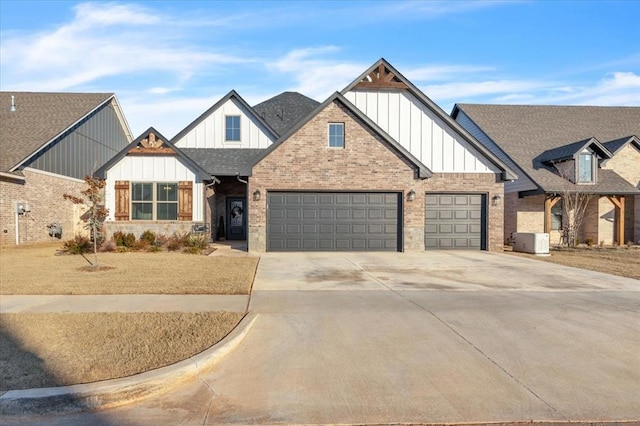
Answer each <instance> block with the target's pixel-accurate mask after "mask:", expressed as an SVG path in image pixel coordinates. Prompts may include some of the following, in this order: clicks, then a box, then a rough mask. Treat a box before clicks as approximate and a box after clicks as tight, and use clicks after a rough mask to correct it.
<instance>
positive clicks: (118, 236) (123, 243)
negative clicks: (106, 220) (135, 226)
mask: <svg viewBox="0 0 640 426" xmlns="http://www.w3.org/2000/svg"><path fill="white" fill-rule="evenodd" d="M113 241H115V243H116V245H117V246H120V247H129V248H131V247H133V245H134V244H135V242H136V236H135V235H133V234H132V233H128V234H125V233H124V232H122V231H117V232H114V233H113Z"/></svg>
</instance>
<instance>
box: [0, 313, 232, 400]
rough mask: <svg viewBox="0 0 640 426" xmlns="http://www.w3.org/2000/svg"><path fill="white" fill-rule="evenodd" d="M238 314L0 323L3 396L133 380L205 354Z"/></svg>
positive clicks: (26, 317)
mask: <svg viewBox="0 0 640 426" xmlns="http://www.w3.org/2000/svg"><path fill="white" fill-rule="evenodd" d="M242 316H243V314H242V313H231V312H197V313H180V312H168V313H155V312H152V313H64V314H60V313H55V314H54V313H41V314H33V313H18V314H2V315H0V392H3V391H7V390H10V389H28V388H36V387H50V386H63V385H70V384H78V383H87V382H93V381H97V380H105V379H113V378H118V377H125V376H130V375H132V374H136V373H140V372H143V371H148V370H152V369H155V368H158V367H163V366H166V365H169V364H173V363H175V362H177V361H180V360H183V359H186V358H188V357H190V356H192V355H195V354H197V353H199V352H202V351H203V350H205V349H206V348H208V347H210V346H212V345H214V344H215V343H217V342H218V341H219V340H221V339H222V338H223V337H224V336H226V335H227V334H228V333H229V332H230V331H231V330H232V329H233V327H235V326H236V324H237V323H238V322H239V321H240V319H241V318H242Z"/></svg>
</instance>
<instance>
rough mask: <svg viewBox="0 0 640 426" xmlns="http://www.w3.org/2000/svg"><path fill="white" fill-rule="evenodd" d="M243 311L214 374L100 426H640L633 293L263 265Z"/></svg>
mask: <svg viewBox="0 0 640 426" xmlns="http://www.w3.org/2000/svg"><path fill="white" fill-rule="evenodd" d="M250 310H251V311H252V312H254V313H256V314H257V320H256V321H255V322H254V325H253V328H252V329H251V330H250V331H249V333H248V334H247V336H246V338H245V340H244V341H243V342H242V343H241V344H240V345H239V346H238V347H237V348H236V349H235V350H234V351H233V352H232V353H231V354H230V355H228V356H227V357H226V358H224V359H223V360H222V361H221V362H220V363H219V364H218V365H217V367H216V368H215V370H214V371H212V372H210V373H207V374H205V375H202V376H201V377H198V378H197V380H194V381H193V382H191V383H187V384H185V385H184V386H183V387H180V388H177V389H176V390H174V391H172V392H171V393H168V394H166V395H159V396H157V397H154V398H150V399H147V400H144V401H142V402H140V403H137V404H134V405H130V406H125V407H120V408H116V409H111V410H104V411H101V412H100V413H96V414H93V415H91V416H94V418H93V419H91V421H92V422H94V423H101V424H150V423H151V422H159V421H164V422H170V423H174V424H175V423H181V424H221V423H222V424H224V423H236V424H272V423H286V424H291V423H314V424H318V423H342V424H344V423H358V424H362V423H404V422H406V423H409V422H420V423H429V422H503V421H504V422H506V421H523V420H524V421H527V420H553V421H559V422H563V421H569V420H574V421H591V422H593V421H614V420H618V421H621V420H640V404H639V403H638V401H640V313H639V311H640V281H637V280H633V279H627V278H621V277H614V276H611V275H606V274H600V273H595V272H589V271H584V270H579V269H574V268H568V267H563V266H558V265H553V264H549V263H543V262H539V261H535V260H529V259H524V258H519V257H514V256H509V255H502V254H492V253H486V252H428V253H389V254H383V253H374V254H371V253H363V254H354V253H339V254H320V253H313V254H300V253H295V254H294V253H285V254H266V255H263V256H262V257H261V260H260V264H259V267H258V273H257V276H256V280H255V284H254V291H253V295H252V299H251V303H250ZM23 420H24V419H23ZM86 421H88V417H87V415H70V416H64V417H55V418H53V419H51V418H48V419H47V423H48V424H73V423H77V424H81V423H82V422H86Z"/></svg>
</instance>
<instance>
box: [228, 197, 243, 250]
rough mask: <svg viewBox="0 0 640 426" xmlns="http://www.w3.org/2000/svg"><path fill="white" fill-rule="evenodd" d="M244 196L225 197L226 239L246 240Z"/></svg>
mask: <svg viewBox="0 0 640 426" xmlns="http://www.w3.org/2000/svg"><path fill="white" fill-rule="evenodd" d="M245 207H246V199H245V198H227V224H228V226H227V239H228V240H246V239H247V220H246V214H245V210H246V209H245Z"/></svg>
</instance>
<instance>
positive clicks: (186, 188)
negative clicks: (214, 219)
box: [178, 181, 193, 220]
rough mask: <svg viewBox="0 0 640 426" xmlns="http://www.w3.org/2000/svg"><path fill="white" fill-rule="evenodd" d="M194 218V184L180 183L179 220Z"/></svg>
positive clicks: (189, 182) (188, 182)
mask: <svg viewBox="0 0 640 426" xmlns="http://www.w3.org/2000/svg"><path fill="white" fill-rule="evenodd" d="M192 218H193V182H191V181H180V182H178V220H192Z"/></svg>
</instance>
